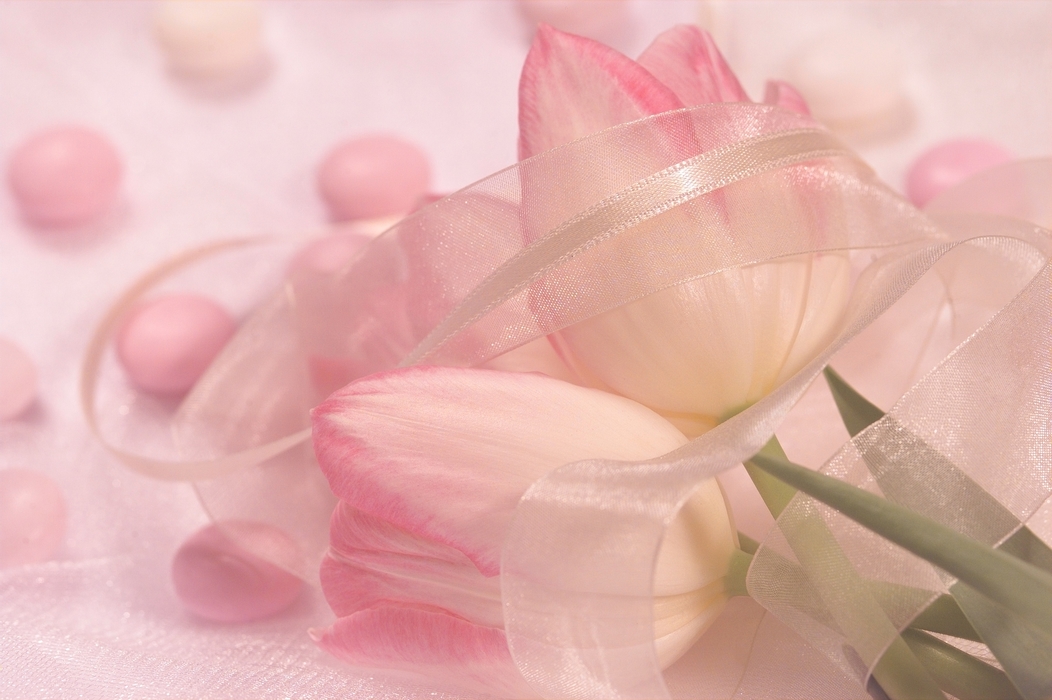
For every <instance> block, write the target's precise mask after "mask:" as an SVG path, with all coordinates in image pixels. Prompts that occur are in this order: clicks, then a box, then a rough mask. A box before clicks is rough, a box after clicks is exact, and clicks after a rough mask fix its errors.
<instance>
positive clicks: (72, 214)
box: [7, 126, 122, 226]
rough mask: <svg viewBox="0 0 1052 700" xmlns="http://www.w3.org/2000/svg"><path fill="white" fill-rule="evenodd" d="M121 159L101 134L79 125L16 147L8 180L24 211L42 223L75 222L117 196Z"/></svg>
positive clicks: (28, 217) (55, 130)
mask: <svg viewBox="0 0 1052 700" xmlns="http://www.w3.org/2000/svg"><path fill="white" fill-rule="evenodd" d="M121 170H122V166H121V159H120V156H118V155H117V151H116V149H114V147H113V145H112V144H110V142H109V141H108V140H107V139H106V138H105V137H104V136H103V135H102V134H100V133H98V132H97V131H94V130H92V129H86V128H84V127H80V126H60V127H54V128H51V129H48V130H46V131H42V132H40V133H38V134H36V135H34V136H32V137H31V138H30V139H29V140H27V141H26V142H25V143H23V144H22V145H21V146H20V147H19V148H18V149H16V150H15V152H14V155H12V156H11V161H10V163H9V164H8V172H7V175H8V182H9V184H10V185H11V191H12V192H13V193H14V196H15V201H16V202H17V203H18V207H19V209H21V211H22V215H23V216H24V217H25V218H26V220H27V221H29V222H30V223H32V224H36V225H40V226H75V225H78V224H85V223H88V222H91V221H93V220H95V219H97V218H98V217H100V216H101V215H102V214H104V213H105V212H106V210H107V209H109V208H110V207H111V206H112V205H113V202H114V200H115V199H116V198H117V189H118V187H119V185H120V180H121Z"/></svg>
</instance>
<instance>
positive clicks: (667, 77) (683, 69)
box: [639, 24, 749, 107]
mask: <svg viewBox="0 0 1052 700" xmlns="http://www.w3.org/2000/svg"><path fill="white" fill-rule="evenodd" d="M639 65H641V66H643V67H644V68H646V69H647V70H648V71H650V73H652V74H653V75H654V77H656V78H657V79H658V80H660V81H661V82H662V83H664V84H665V85H667V86H668V87H669V88H671V89H672V91H673V92H675V93H676V96H677V97H678V98H679V99H680V101H681V102H683V104H684V105H686V106H688V107H695V106H697V105H703V104H709V103H711V102H748V101H749V96H748V95H746V94H745V90H743V89H742V86H741V83H739V82H738V78H737V77H736V76H735V75H734V71H732V70H731V67H730V66H729V65H727V61H725V60H724V58H723V55H722V54H720V50H719V49H718V48H716V42H714V41H713V40H712V37H711V36H709V34H708V33H707V32H703V31H702V30H700V29H699V28H698V27H695V26H693V25H686V24H681V25H677V26H675V27H673V28H672V29H669V30H668V31H666V32H664V33H662V34H661V35H660V36H658V38H657V39H655V40H654V42H653V43H652V44H651V45H650V46H648V47H647V49H646V50H645V51H644V52H643V53H642V54H641V55H640V56H639Z"/></svg>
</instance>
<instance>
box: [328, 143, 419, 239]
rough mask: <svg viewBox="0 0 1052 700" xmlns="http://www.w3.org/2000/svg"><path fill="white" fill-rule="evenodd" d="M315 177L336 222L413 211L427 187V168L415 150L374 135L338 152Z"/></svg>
mask: <svg viewBox="0 0 1052 700" xmlns="http://www.w3.org/2000/svg"><path fill="white" fill-rule="evenodd" d="M317 177H318V190H319V191H320V192H321V196H322V199H324V200H325V204H326V205H328V207H329V213H330V214H331V215H332V218H333V219H334V220H336V221H350V220H354V219H375V218H378V217H383V216H393V215H396V214H405V213H406V212H408V211H410V210H412V208H413V206H414V205H415V204H416V203H417V201H418V200H419V199H420V198H421V197H422V196H424V194H425V193H426V192H427V188H428V185H429V184H430V183H431V166H430V165H429V163H428V159H427V156H426V155H425V154H424V152H423V151H421V150H420V149H419V148H417V147H416V146H414V145H413V144H411V143H407V142H405V141H402V140H401V139H398V138H395V137H393V136H384V135H373V136H363V137H361V138H357V139H353V140H351V141H346V142H344V143H342V144H340V145H338V146H336V148H334V149H333V150H332V151H331V152H330V153H329V155H328V156H326V157H325V160H323V161H322V163H321V165H320V166H319V167H318V175H317Z"/></svg>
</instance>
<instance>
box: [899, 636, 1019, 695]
mask: <svg viewBox="0 0 1052 700" xmlns="http://www.w3.org/2000/svg"><path fill="white" fill-rule="evenodd" d="M902 638H903V639H904V640H905V641H906V644H908V645H909V647H910V649H911V650H912V651H913V653H914V655H916V656H917V658H918V659H920V661H921V663H923V664H924V666H925V668H927V669H928V672H929V673H931V674H932V675H933V676H935V679H936V681H937V682H938V684H939V687H941V688H942V689H943V690H945V691H946V692H948V693H950V694H951V695H953V696H954V697H956V698H958V700H990V699H991V698H997V700H1022V696H1021V695H1019V691H1018V690H1016V688H1015V686H1014V685H1012V682H1011V681H1010V680H1008V676H1007V675H1005V673H1004V671H1002V670H1000V669H998V668H994V667H993V666H991V665H990V664H987V663H985V662H983V661H980V660H979V659H977V658H975V657H974V656H972V655H971V654H968V653H966V652H964V651H961V650H960V649H958V648H957V647H955V646H953V645H950V644H947V643H946V642H944V641H942V640H941V639H939V638H938V637H933V636H932V635H930V634H928V633H927V632H921V631H920V630H915V629H908V630H904V631H903V632H902Z"/></svg>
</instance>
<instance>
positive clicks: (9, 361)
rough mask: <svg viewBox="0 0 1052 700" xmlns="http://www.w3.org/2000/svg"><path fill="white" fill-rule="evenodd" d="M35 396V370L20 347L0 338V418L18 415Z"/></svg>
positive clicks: (5, 418)
mask: <svg viewBox="0 0 1052 700" xmlns="http://www.w3.org/2000/svg"><path fill="white" fill-rule="evenodd" d="M36 396H37V370H36V367H34V366H33V361H32V360H30V359H29V356H28V355H26V354H25V353H24V352H23V351H22V348H20V347H18V346H17V345H15V344H14V343H12V342H11V341H10V340H7V339H6V338H0V420H7V419H8V418H14V417H15V416H17V415H19V414H20V413H22V412H23V411H25V410H26V409H27V408H29V405H30V404H31V403H33V399H35V398H36Z"/></svg>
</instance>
